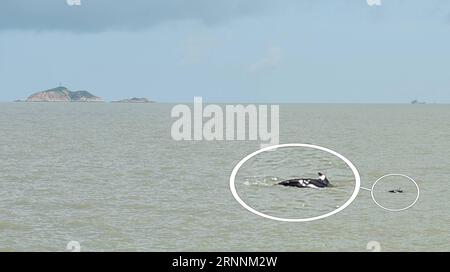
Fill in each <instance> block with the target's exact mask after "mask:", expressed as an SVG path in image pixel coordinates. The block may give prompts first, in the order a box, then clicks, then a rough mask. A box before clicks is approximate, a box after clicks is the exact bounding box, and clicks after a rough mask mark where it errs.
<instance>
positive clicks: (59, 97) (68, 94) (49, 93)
mask: <svg viewBox="0 0 450 272" xmlns="http://www.w3.org/2000/svg"><path fill="white" fill-rule="evenodd" d="M25 102H103V100H102V99H101V98H100V97H98V96H95V95H93V94H91V93H89V92H87V91H75V92H72V91H69V90H68V89H67V88H66V87H57V88H54V89H50V90H46V91H42V92H38V93H35V94H32V95H30V96H29V97H28V98H27V100H25Z"/></svg>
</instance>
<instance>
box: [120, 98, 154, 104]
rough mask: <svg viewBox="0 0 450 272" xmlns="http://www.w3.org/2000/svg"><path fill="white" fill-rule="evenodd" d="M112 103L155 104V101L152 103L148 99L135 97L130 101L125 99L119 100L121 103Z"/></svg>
mask: <svg viewBox="0 0 450 272" xmlns="http://www.w3.org/2000/svg"><path fill="white" fill-rule="evenodd" d="M112 103H154V101H150V100H148V99H147V98H144V97H142V98H137V97H133V98H130V99H123V100H119V101H113V102H112Z"/></svg>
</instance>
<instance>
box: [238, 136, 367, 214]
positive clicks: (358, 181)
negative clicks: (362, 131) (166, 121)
mask: <svg viewBox="0 0 450 272" xmlns="http://www.w3.org/2000/svg"><path fill="white" fill-rule="evenodd" d="M285 147H306V148H313V149H318V150H322V151H325V152H328V153H330V154H332V155H334V156H336V157H338V158H339V159H341V160H343V161H344V162H345V163H346V164H347V165H348V167H350V169H351V170H352V172H353V175H354V176H355V189H354V191H353V194H352V195H351V197H350V198H349V199H348V200H347V201H346V202H345V203H344V204H343V205H342V206H341V207H339V208H337V209H335V210H333V211H331V212H329V213H326V214H322V215H319V216H315V217H308V218H298V219H294V218H282V217H276V216H271V215H268V214H265V213H262V212H259V211H257V210H255V209H253V208H252V207H250V206H249V205H247V203H245V202H244V201H243V200H242V199H241V198H240V197H239V195H238V193H237V191H236V186H235V180H236V175H237V172H238V171H239V169H240V168H241V167H242V165H243V164H244V163H245V162H247V161H248V160H249V159H251V158H252V157H254V156H256V155H258V154H260V153H262V152H266V151H269V150H272V149H278V148H285ZM360 188H361V177H360V175H359V172H358V170H357V169H356V167H355V166H354V165H353V163H352V162H351V161H350V160H349V159H347V158H346V157H344V156H343V155H341V154H339V153H337V152H336V151H333V150H331V149H328V148H325V147H322V146H318V145H311V144H295V143H292V144H279V145H272V146H268V147H265V148H262V149H259V150H257V151H255V152H253V153H251V154H249V155H247V156H246V157H245V158H243V159H242V160H241V161H239V162H238V163H237V164H236V166H235V167H234V168H233V171H232V172H231V175H230V190H231V193H232V194H233V197H234V199H236V201H237V202H238V203H239V204H240V205H241V206H242V207H244V208H245V209H247V210H248V211H250V212H252V213H253V214H256V215H259V216H261V217H264V218H267V219H271V220H275V221H282V222H309V221H314V220H319V219H323V218H326V217H328V216H331V215H333V214H336V213H338V212H340V211H342V210H344V209H345V208H347V207H348V206H349V205H350V204H351V203H352V202H353V201H354V200H355V198H356V196H357V195H358V193H359V190H360Z"/></svg>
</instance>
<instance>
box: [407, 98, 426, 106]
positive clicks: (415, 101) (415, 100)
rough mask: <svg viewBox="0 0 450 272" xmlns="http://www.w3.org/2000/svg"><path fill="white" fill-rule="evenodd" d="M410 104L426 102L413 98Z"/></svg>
mask: <svg viewBox="0 0 450 272" xmlns="http://www.w3.org/2000/svg"><path fill="white" fill-rule="evenodd" d="M411 104H413V105H418V104H426V102H424V101H419V100H417V99H414V100H413V101H411Z"/></svg>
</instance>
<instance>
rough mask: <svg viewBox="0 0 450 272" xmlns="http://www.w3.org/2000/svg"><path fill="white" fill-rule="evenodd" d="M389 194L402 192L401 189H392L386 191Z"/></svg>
mask: <svg viewBox="0 0 450 272" xmlns="http://www.w3.org/2000/svg"><path fill="white" fill-rule="evenodd" d="M388 192H389V193H394V194H395V193H403V190H402V189H400V188H398V189H393V190H389V191H388Z"/></svg>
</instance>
